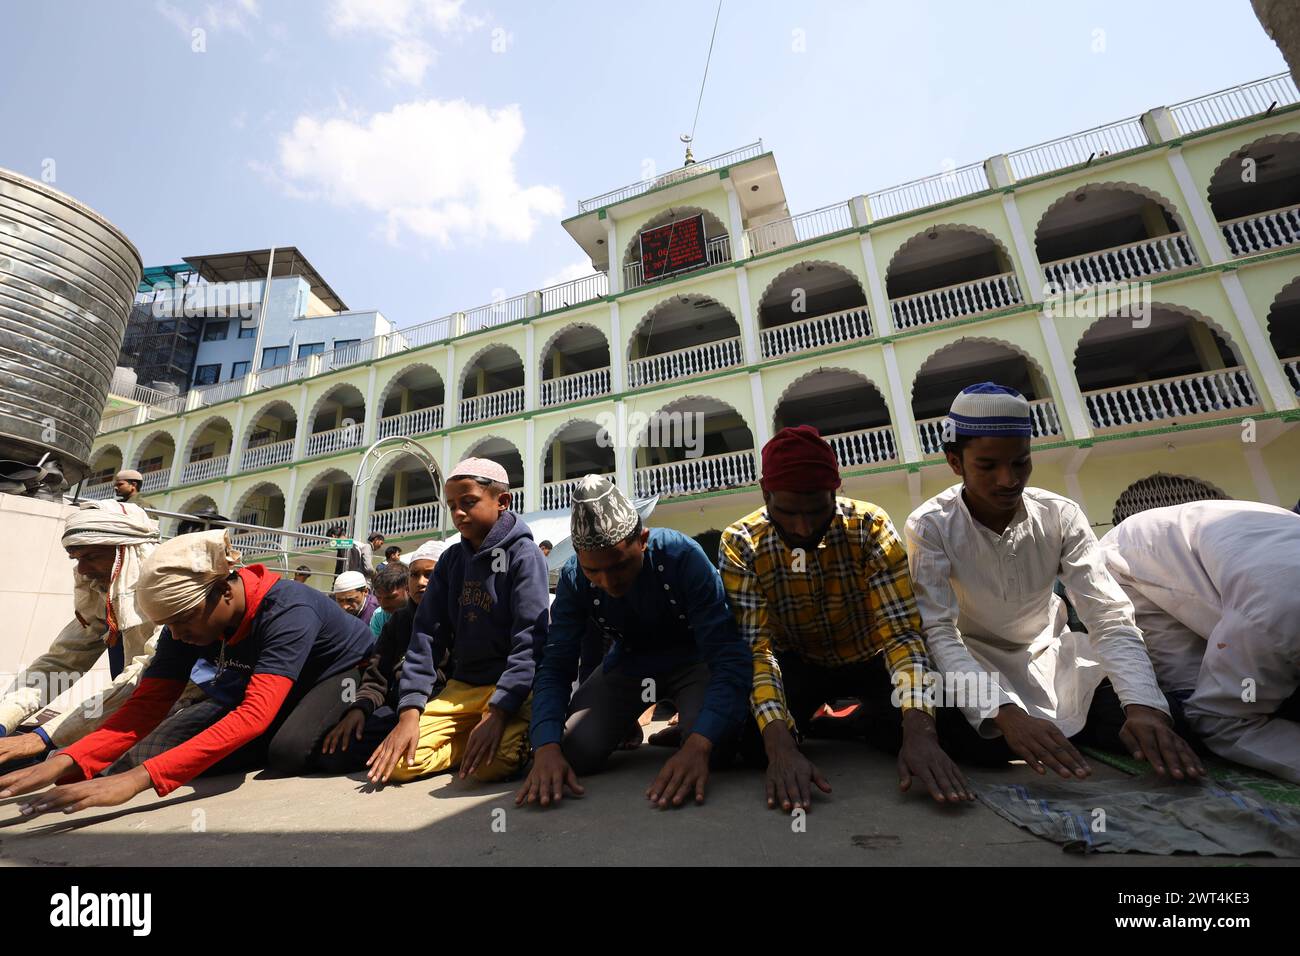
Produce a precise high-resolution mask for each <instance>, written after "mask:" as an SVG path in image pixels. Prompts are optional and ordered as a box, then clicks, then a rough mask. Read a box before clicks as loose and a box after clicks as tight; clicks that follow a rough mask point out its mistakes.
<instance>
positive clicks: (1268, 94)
mask: <svg viewBox="0 0 1300 956" xmlns="http://www.w3.org/2000/svg"><path fill="white" fill-rule="evenodd" d="M1293 103H1300V91H1297V90H1296V85H1295V80H1293V79H1291V74H1290V73H1278V74H1277V75H1275V76H1266V77H1264V78H1263V79H1262V80H1255V81H1253V82H1251V83H1242V84H1241V85H1240V86H1230V87H1228V88H1227V89H1226V90H1219V92H1217V93H1208V94H1206V95H1205V96H1198V97H1196V98H1195V99H1191V100H1184V101H1183V102H1182V103H1178V104H1176V105H1174V106H1171V107H1169V112H1170V113H1172V114H1173V115H1174V122H1176V123H1177V124H1178V129H1179V131H1180V132H1183V133H1197V132H1200V131H1201V130H1203V129H1210V128H1211V127H1214V126H1222V125H1223V124H1224V123H1233V122H1236V121H1237V120H1241V119H1246V118H1247V117H1250V116H1255V115H1257V114H1259V113H1264V112H1267V111H1268V110H1270V109H1272V108H1274V107H1275V106H1290V105H1291V104H1293Z"/></svg>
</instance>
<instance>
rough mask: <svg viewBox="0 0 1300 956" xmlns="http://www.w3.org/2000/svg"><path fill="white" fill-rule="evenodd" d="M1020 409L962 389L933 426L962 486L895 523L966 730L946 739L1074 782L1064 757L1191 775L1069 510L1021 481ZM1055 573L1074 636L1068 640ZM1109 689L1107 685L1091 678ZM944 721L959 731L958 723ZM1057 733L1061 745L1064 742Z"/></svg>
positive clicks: (1074, 510)
mask: <svg viewBox="0 0 1300 956" xmlns="http://www.w3.org/2000/svg"><path fill="white" fill-rule="evenodd" d="M1031 433H1032V429H1031V425H1030V418H1029V403H1028V402H1027V401H1025V398H1024V396H1022V395H1021V394H1020V393H1019V392H1017V391H1015V390H1014V389H1011V388H1006V387H1004V386H1001V385H995V384H993V383H992V382H983V383H981V384H979V385H972V386H970V387H969V388H966V389H964V390H963V391H962V392H961V394H959V395H958V396H957V398H956V399H955V400H954V401H953V404H952V409H951V411H950V412H949V414H948V418H947V419H946V420H945V422H944V438H945V445H944V451H945V453H946V455H947V459H948V464H949V466H950V467H951V468H952V470H953V473H954V474H956V475H958V476H959V477H960V478H961V479H962V483H961V484H959V485H954V486H953V487H951V488H949V489H948V490H947V491H944V492H941V493H940V494H938V495H935V496H934V497H933V498H931V499H930V500H929V501H927V502H925V503H924V504H923V505H921V506H920V507H919V508H917V509H916V510H915V511H913V512H912V514H911V516H910V517H909V518H908V519H907V525H906V536H907V550H908V562H909V565H910V568H911V572H912V583H913V588H914V590H915V593H916V600H917V605H918V606H919V608H920V611H921V623H922V631H923V634H924V637H925V640H926V644H927V646H928V648H929V651H930V656H931V658H932V660H933V661H934V663H935V666H936V667H937V668H938V669H939V671H940V672H942V673H943V675H944V678H945V684H944V686H945V688H956V690H957V691H958V692H959V694H958V696H959V697H960V698H961V699H958V700H956V701H951V700H949V701H947V702H948V703H956V704H957V705H958V706H960V707H961V708H962V711H963V713H964V714H965V715H966V718H967V720H968V721H969V725H970V727H972V728H973V732H971V733H970V734H969V735H968V736H966V737H964V738H963V739H962V740H956V741H953V742H952V745H953V749H954V750H955V754H956V755H957V756H958V757H959V759H961V758H963V757H964V758H965V759H968V760H973V761H976V762H985V761H997V760H999V759H1001V760H1006V759H1015V758H1016V757H1019V758H1022V759H1024V760H1025V761H1026V762H1027V763H1028V764H1029V766H1031V767H1033V768H1034V769H1035V770H1036V771H1037V772H1038V773H1040V774H1042V773H1046V772H1047V771H1048V770H1054V771H1056V772H1057V773H1058V774H1060V775H1061V776H1062V777H1064V778H1067V779H1068V778H1071V777H1077V778H1082V777H1087V776H1088V775H1089V774H1090V773H1091V768H1090V767H1089V766H1088V763H1087V761H1086V760H1084V758H1083V756H1082V755H1081V754H1080V753H1079V751H1078V750H1077V749H1076V747H1075V743H1086V744H1092V745H1096V746H1100V747H1103V748H1105V749H1120V750H1123V751H1126V752H1128V753H1131V754H1133V756H1134V757H1135V758H1138V759H1145V760H1147V761H1149V762H1150V763H1151V765H1152V766H1153V767H1154V768H1155V770H1156V772H1157V773H1160V774H1164V773H1166V772H1168V773H1172V775H1173V776H1174V777H1175V778H1176V779H1179V780H1181V779H1184V778H1186V777H1197V776H1199V775H1200V774H1201V773H1203V771H1202V769H1201V765H1200V761H1199V759H1198V758H1197V757H1196V755H1195V753H1194V752H1193V751H1192V749H1191V747H1190V746H1188V744H1187V743H1186V742H1185V741H1183V740H1182V739H1181V738H1180V737H1179V736H1178V735H1177V734H1175V733H1174V730H1173V721H1172V719H1171V718H1170V715H1169V706H1168V704H1167V703H1166V701H1165V698H1164V695H1162V694H1161V693H1160V688H1159V686H1158V685H1157V683H1156V676H1155V673H1154V671H1153V670H1152V667H1151V661H1150V659H1149V658H1148V657H1147V654H1146V650H1145V648H1144V647H1143V645H1142V635H1141V633H1140V632H1139V631H1138V629H1137V626H1136V624H1135V623H1134V619H1133V606H1132V604H1130V603H1129V601H1128V599H1127V598H1126V597H1125V596H1124V592H1123V591H1122V590H1121V589H1120V587H1119V585H1118V584H1116V583H1115V581H1114V579H1112V578H1111V576H1110V575H1109V574H1108V573H1107V571H1106V568H1105V565H1104V563H1103V561H1102V558H1101V553H1100V551H1099V550H1098V548H1097V539H1096V537H1095V536H1094V535H1093V533H1092V529H1091V528H1090V527H1089V526H1088V521H1087V519H1086V518H1085V517H1084V515H1083V512H1082V509H1080V507H1079V506H1078V505H1077V504H1075V503H1074V502H1073V501H1071V500H1070V499H1069V498H1065V497H1062V496H1061V495H1057V494H1054V493H1052V492H1050V491H1044V490H1043V489H1041V488H1030V487H1027V484H1028V481H1029V475H1030V472H1031V471H1032V470H1033V463H1032V461H1031V458H1030V453H1029V440H1030V436H1031ZM1058 577H1059V578H1060V579H1061V580H1062V582H1063V583H1064V585H1065V588H1066V591H1067V593H1068V594H1069V597H1070V599H1071V601H1072V602H1073V604H1074V607H1075V608H1076V609H1077V611H1078V613H1079V616H1080V618H1081V619H1082V620H1083V623H1084V624H1085V625H1086V626H1087V628H1088V632H1089V633H1087V634H1083V633H1080V632H1077V631H1070V630H1068V625H1067V620H1066V612H1065V607H1064V604H1063V602H1062V601H1061V599H1060V598H1059V597H1058V596H1057V595H1055V594H1054V593H1053V590H1052V588H1053V584H1054V583H1055V581H1056V580H1057V578H1058ZM1107 679H1109V680H1107ZM956 726H958V727H959V728H962V729H963V730H964V726H965V725H962V724H960V723H957V724H956ZM1071 738H1074V739H1073V742H1072V740H1071Z"/></svg>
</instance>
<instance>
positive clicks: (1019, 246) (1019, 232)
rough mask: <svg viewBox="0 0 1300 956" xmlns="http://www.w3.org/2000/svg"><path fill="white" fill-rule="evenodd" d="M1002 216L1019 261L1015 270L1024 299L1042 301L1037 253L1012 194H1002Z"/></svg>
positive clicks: (1041, 280) (1039, 264) (1041, 279)
mask: <svg viewBox="0 0 1300 956" xmlns="http://www.w3.org/2000/svg"><path fill="white" fill-rule="evenodd" d="M1002 214H1003V215H1004V216H1006V218H1007V228H1008V229H1010V230H1011V238H1012V240H1013V243H1014V247H1015V252H1016V258H1018V259H1019V260H1020V268H1019V269H1018V270H1017V272H1018V274H1019V275H1020V282H1021V285H1022V286H1024V288H1023V289H1022V290H1021V291H1023V292H1024V294H1025V297H1026V298H1027V299H1028V300H1029V301H1030V302H1034V303H1037V302H1042V301H1043V286H1044V285H1045V284H1046V283H1044V281H1043V266H1042V264H1041V263H1040V262H1039V261H1038V253H1037V252H1035V251H1034V246H1033V244H1032V243H1030V241H1029V236H1028V234H1027V233H1026V232H1025V224H1024V222H1023V221H1022V220H1021V218H1020V207H1019V206H1017V205H1016V197H1015V194H1014V193H1003V194H1002Z"/></svg>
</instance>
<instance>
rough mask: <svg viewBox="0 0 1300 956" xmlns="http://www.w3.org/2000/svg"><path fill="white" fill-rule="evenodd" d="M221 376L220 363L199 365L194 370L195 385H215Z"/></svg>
mask: <svg viewBox="0 0 1300 956" xmlns="http://www.w3.org/2000/svg"><path fill="white" fill-rule="evenodd" d="M220 378H221V364H220V363H218V364H216V365H200V366H199V367H198V368H196V369H195V370H194V384H195V385H216V384H217V380H218V379H220Z"/></svg>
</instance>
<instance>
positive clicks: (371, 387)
mask: <svg viewBox="0 0 1300 956" xmlns="http://www.w3.org/2000/svg"><path fill="white" fill-rule="evenodd" d="M378 377H379V369H378V368H377V367H376V366H374V365H372V366H370V369H369V372H368V374H367V376H366V417H365V423H364V425H363V426H362V429H361V447H363V448H369V447H370V445H371V443H372V442H373V441H374V440H375V434H376V433H377V432H378V430H379V413H380V411H381V409H380V404H379V390H378V388H376V384H377V383H376V380H377V379H378Z"/></svg>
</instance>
